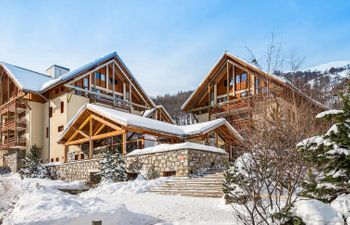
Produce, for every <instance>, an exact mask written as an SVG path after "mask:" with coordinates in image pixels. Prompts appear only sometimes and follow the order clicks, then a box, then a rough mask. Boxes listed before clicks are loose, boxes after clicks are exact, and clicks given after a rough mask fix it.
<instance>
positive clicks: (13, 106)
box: [0, 98, 26, 115]
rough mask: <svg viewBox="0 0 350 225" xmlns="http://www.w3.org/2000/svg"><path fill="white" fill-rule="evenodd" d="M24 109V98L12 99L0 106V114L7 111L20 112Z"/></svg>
mask: <svg viewBox="0 0 350 225" xmlns="http://www.w3.org/2000/svg"><path fill="white" fill-rule="evenodd" d="M25 110H26V104H25V103H24V100H21V99H18V98H17V99H12V100H10V101H8V102H6V103H5V104H3V105H1V106H0V114H1V115H2V114H5V113H8V112H13V113H14V112H16V113H21V112H24V111H25Z"/></svg>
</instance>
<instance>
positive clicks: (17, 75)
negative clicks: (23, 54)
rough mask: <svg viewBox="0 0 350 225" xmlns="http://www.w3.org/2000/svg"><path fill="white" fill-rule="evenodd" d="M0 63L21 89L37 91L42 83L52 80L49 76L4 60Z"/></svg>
mask: <svg viewBox="0 0 350 225" xmlns="http://www.w3.org/2000/svg"><path fill="white" fill-rule="evenodd" d="M0 64H1V65H2V66H3V67H4V69H5V70H6V71H7V73H9V74H10V75H11V76H12V77H13V79H14V80H15V82H16V83H17V85H18V86H19V87H20V88H21V89H23V90H27V91H34V92H39V91H40V89H41V86H42V85H43V84H44V83H46V82H49V81H51V80H53V78H52V77H50V76H47V75H45V74H42V73H38V72H35V71H32V70H29V69H25V68H22V67H19V66H15V65H12V64H9V63H4V62H1V63H0Z"/></svg>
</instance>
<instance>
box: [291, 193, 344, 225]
mask: <svg viewBox="0 0 350 225" xmlns="http://www.w3.org/2000/svg"><path fill="white" fill-rule="evenodd" d="M292 213H293V214H294V215H295V216H298V217H300V218H301V219H302V220H303V222H304V223H305V224H306V225H343V224H344V222H343V219H342V215H341V213H339V212H337V211H336V210H335V209H334V208H332V207H331V206H329V205H327V204H325V203H323V202H321V201H318V200H315V199H310V200H300V201H297V202H296V203H295V204H294V208H293V209H292Z"/></svg>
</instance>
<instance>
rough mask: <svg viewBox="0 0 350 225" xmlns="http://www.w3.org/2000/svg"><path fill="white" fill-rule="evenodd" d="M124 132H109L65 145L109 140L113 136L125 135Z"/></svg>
mask: <svg viewBox="0 0 350 225" xmlns="http://www.w3.org/2000/svg"><path fill="white" fill-rule="evenodd" d="M123 132H124V131H122V132H121V131H112V132H108V133H103V134H98V135H94V136H92V137H89V138H82V139H78V140H74V141H70V142H66V143H65V145H77V144H82V143H85V142H88V141H95V140H99V139H104V138H108V137H112V136H117V135H120V134H123Z"/></svg>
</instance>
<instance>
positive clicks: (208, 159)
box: [126, 149, 228, 176]
mask: <svg viewBox="0 0 350 225" xmlns="http://www.w3.org/2000/svg"><path fill="white" fill-rule="evenodd" d="M227 160H228V154H226V153H216V152H210V151H204V150H194V149H180V150H172V151H167V152H157V153H149V154H142V155H133V156H127V157H126V167H127V169H128V172H130V173H139V172H140V171H141V170H144V171H145V170H148V169H152V170H155V171H156V172H158V173H159V174H160V175H161V176H162V175H163V176H164V175H172V174H174V175H176V176H189V175H190V174H193V173H195V172H197V171H198V170H201V169H205V168H212V167H224V164H225V162H226V161H227Z"/></svg>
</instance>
